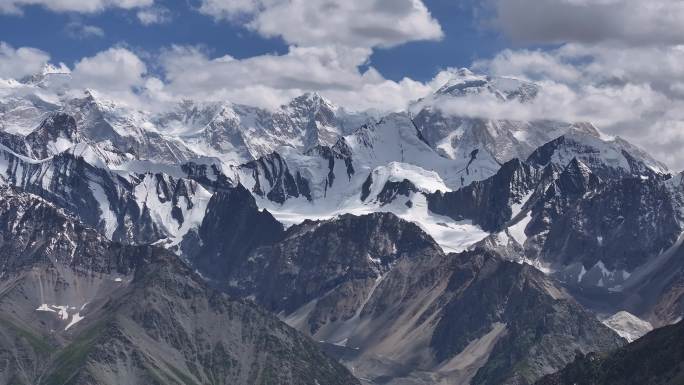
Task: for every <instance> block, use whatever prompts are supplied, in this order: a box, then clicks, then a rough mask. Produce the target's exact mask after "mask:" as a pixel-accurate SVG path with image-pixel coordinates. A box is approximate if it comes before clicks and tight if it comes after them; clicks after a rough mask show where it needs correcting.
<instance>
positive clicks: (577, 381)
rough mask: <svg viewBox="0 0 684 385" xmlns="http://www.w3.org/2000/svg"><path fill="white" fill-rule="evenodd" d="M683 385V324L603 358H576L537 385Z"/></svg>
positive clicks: (665, 329)
mask: <svg viewBox="0 0 684 385" xmlns="http://www.w3.org/2000/svg"><path fill="white" fill-rule="evenodd" d="M682 383H684V323H682V322H679V323H677V324H676V325H671V326H665V327H663V328H661V329H658V330H655V331H653V332H651V333H649V334H647V335H645V336H644V337H642V338H641V339H639V340H637V341H636V342H633V343H631V344H629V345H627V346H625V347H623V348H621V349H618V350H615V351H613V352H610V353H606V354H594V353H592V354H588V355H583V354H578V356H577V358H576V359H575V361H574V362H573V363H571V364H570V365H568V366H567V367H566V368H565V369H563V370H561V371H560V372H558V373H555V374H553V375H549V376H546V377H544V378H542V379H541V380H539V381H538V382H537V385H599V384H601V385H618V384H620V385H637V384H663V385H676V384H682Z"/></svg>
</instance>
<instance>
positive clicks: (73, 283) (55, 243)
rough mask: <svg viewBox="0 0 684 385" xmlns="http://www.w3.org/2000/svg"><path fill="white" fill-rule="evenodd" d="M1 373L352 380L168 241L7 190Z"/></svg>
mask: <svg viewBox="0 0 684 385" xmlns="http://www.w3.org/2000/svg"><path fill="white" fill-rule="evenodd" d="M0 217H1V218H2V229H1V231H2V237H1V239H2V240H1V242H0V249H1V250H2V253H1V254H2V261H1V262H2V271H1V272H0V277H1V278H0V308H1V309H2V312H1V313H2V316H1V317H0V345H1V346H2V348H1V349H0V352H1V353H0V355H1V356H2V358H3V359H2V362H3V364H2V365H3V367H2V370H0V383H2V384H64V383H70V384H122V383H126V384H202V383H213V384H235V383H245V384H246V383H249V384H280V383H292V384H314V383H321V384H322V383H325V384H355V383H358V382H357V380H356V379H354V378H353V377H352V376H351V375H350V374H349V372H347V371H346V370H345V369H344V368H343V367H342V366H341V365H339V364H338V363H336V362H334V361H333V360H331V359H330V358H328V357H327V356H326V355H325V354H323V353H321V352H320V351H319V350H318V348H317V346H316V345H315V344H314V343H313V342H312V341H310V340H308V339H307V338H305V337H304V336H302V335H300V334H299V333H297V332H296V331H294V330H293V329H291V328H289V327H288V326H286V325H285V324H283V323H282V322H280V321H279V320H277V318H275V317H274V316H272V315H270V314H268V313H266V312H265V311H263V310H261V309H259V308H257V307H256V306H254V305H252V304H250V303H247V302H241V301H236V300H234V299H230V298H228V297H227V296H226V295H224V294H221V293H219V292H216V291H214V290H212V289H210V288H209V287H208V286H207V285H206V284H205V283H204V281H203V280H202V279H201V278H200V277H199V276H198V275H196V274H195V273H193V272H192V271H191V270H190V269H189V268H188V267H186V266H185V265H184V264H183V263H182V262H180V260H179V259H178V258H177V257H176V256H174V255H172V254H169V253H168V252H166V251H164V250H163V249H158V248H154V247H150V246H124V245H120V244H116V243H112V242H111V241H108V240H107V239H105V238H104V237H102V236H101V235H99V234H97V233H96V232H95V231H93V230H91V229H89V228H87V227H84V226H82V225H81V224H79V223H78V221H76V220H74V219H73V218H71V217H69V216H67V215H66V214H65V213H63V212H62V211H61V210H59V209H57V208H56V207H54V206H53V205H51V204H49V203H47V202H45V201H44V200H42V199H40V198H38V197H35V196H33V195H30V194H26V193H19V192H15V191H13V190H11V189H3V191H2V198H1V199H0Z"/></svg>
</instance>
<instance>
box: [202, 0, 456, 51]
mask: <svg viewBox="0 0 684 385" xmlns="http://www.w3.org/2000/svg"><path fill="white" fill-rule="evenodd" d="M200 12H203V13H205V14H208V15H211V16H213V17H215V18H217V19H228V20H232V21H238V22H242V23H244V24H245V25H246V26H247V27H248V28H250V29H252V30H254V31H256V32H258V33H259V34H261V35H263V36H267V37H278V36H279V37H282V38H283V39H284V40H285V41H286V42H288V43H290V44H296V45H307V46H312V45H328V44H338V45H347V46H351V47H377V46H383V47H388V46H394V45H398V44H402V43H406V42H409V41H418V40H436V39H440V38H441V37H442V36H443V32H442V29H441V27H440V25H439V23H438V22H437V21H436V20H435V19H434V18H433V17H432V16H431V15H430V12H429V11H428V9H427V7H426V6H425V4H423V2H422V1H421V0H203V2H202V6H201V7H200Z"/></svg>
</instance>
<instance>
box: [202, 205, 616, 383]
mask: <svg viewBox="0 0 684 385" xmlns="http://www.w3.org/2000/svg"><path fill="white" fill-rule="evenodd" d="M235 199H236V200H235V202H238V201H239V200H238V199H237V198H235ZM227 207H230V206H227ZM252 207H253V208H252V210H251V215H249V216H248V218H253V219H249V220H246V221H245V223H251V221H252V220H257V219H258V220H264V221H265V220H266V219H265V216H267V215H268V214H267V213H264V212H260V211H259V210H258V209H257V208H256V206H254V205H253V206H252ZM243 212H244V211H243ZM245 215H246V214H240V215H239V216H240V217H244V216H245ZM260 218H263V219H260ZM269 221H271V222H272V223H273V220H272V219H269ZM261 226H262V227H263V228H267V227H265V226H266V225H265V224H262V225H261ZM216 228H217V229H222V230H217V231H218V232H220V234H226V235H229V234H240V233H244V231H243V230H241V229H232V228H230V227H228V226H225V227H224V226H221V227H216ZM235 230H237V232H235V233H234V232H233V231H235ZM263 234H273V235H274V236H280V239H279V240H278V241H276V242H275V243H273V240H272V239H264V240H263V242H262V243H261V246H258V247H254V248H253V251H252V252H248V253H244V252H242V250H235V249H233V250H234V251H233V252H229V251H228V250H226V252H223V253H220V255H221V257H216V258H214V259H213V260H212V263H210V264H209V265H207V262H206V260H205V259H204V258H205V256H206V255H207V254H206V252H199V253H198V254H197V258H198V261H199V263H198V266H199V267H200V269H201V270H200V271H201V272H202V274H204V275H207V276H209V277H210V278H211V279H212V282H214V283H215V284H218V285H219V286H221V287H223V288H225V290H227V291H228V292H230V293H233V294H234V295H237V296H242V297H246V298H252V299H253V300H254V301H256V302H257V303H259V304H261V305H263V306H264V307H265V308H266V309H268V310H270V311H272V312H274V313H276V314H279V316H280V317H281V319H283V320H285V321H286V322H287V323H288V324H290V325H292V326H293V327H296V328H297V329H299V330H301V331H303V332H305V333H306V334H309V335H310V336H312V338H313V339H315V340H317V341H322V342H323V343H325V344H326V345H327V346H328V347H329V349H330V351H332V352H333V353H334V354H337V355H338V356H339V357H341V359H342V361H343V362H344V363H345V364H346V365H347V366H348V367H349V368H350V369H351V370H352V372H353V373H354V374H355V375H356V376H358V377H359V378H362V379H366V380H367V381H370V382H371V383H387V384H428V383H450V384H467V383H469V381H471V380H472V381H474V383H482V384H502V383H510V384H514V383H523V384H524V383H532V382H533V381H534V380H536V379H537V378H539V377H540V376H541V375H543V374H547V373H551V372H553V371H554V370H557V369H559V368H561V367H563V366H564V365H565V363H567V362H569V361H570V360H572V358H573V357H574V352H575V350H580V351H584V352H591V351H606V350H611V349H613V348H615V347H617V346H620V345H621V344H622V343H623V340H622V339H621V338H619V337H618V336H617V334H614V333H613V332H612V331H611V330H610V329H608V328H607V327H605V326H604V325H603V324H601V323H600V322H599V321H598V320H596V319H595V318H594V317H593V316H592V315H590V314H589V313H586V312H585V311H584V310H583V309H582V308H581V307H580V306H579V305H578V304H577V303H576V302H574V300H572V298H571V297H570V296H569V295H568V294H567V293H565V292H564V290H563V289H561V288H560V287H558V286H557V285H556V284H555V283H554V282H552V281H551V280H549V279H548V278H546V277H545V276H544V274H543V273H541V272H539V271H536V270H535V269H534V268H532V267H530V266H526V265H520V264H517V263H514V262H508V261H505V260H504V259H503V258H501V257H500V256H498V255H496V254H492V253H490V252H488V251H485V250H475V251H472V252H466V253H463V254H449V255H447V254H444V253H443V252H442V250H441V248H440V247H439V246H438V245H437V244H436V243H435V242H434V241H433V240H432V239H431V238H430V237H429V236H428V235H427V234H426V233H425V232H423V231H422V230H421V229H420V228H419V227H418V226H416V225H414V224H412V223H409V222H406V221H403V220H401V219H399V218H397V217H396V216H395V215H393V214H390V213H376V214H370V215H366V216H361V217H357V216H352V215H345V216H341V217H339V218H337V219H334V220H329V221H306V222H304V223H302V224H300V225H295V226H292V227H290V228H289V229H288V230H287V231H285V233H284V234H282V235H279V234H278V232H277V231H273V232H264V233H263ZM218 238H219V239H222V237H221V236H219V237H218ZM205 239H206V238H205ZM202 243H203V244H204V245H205V247H206V248H208V249H213V246H212V245H208V244H207V243H206V241H204V242H202Z"/></svg>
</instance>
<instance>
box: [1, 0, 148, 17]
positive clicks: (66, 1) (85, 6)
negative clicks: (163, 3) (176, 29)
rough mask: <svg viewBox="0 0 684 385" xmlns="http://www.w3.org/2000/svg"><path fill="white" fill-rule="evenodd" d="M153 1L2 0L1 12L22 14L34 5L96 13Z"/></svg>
mask: <svg viewBox="0 0 684 385" xmlns="http://www.w3.org/2000/svg"><path fill="white" fill-rule="evenodd" d="M153 3H154V0H0V12H1V13H15V14H21V13H22V9H23V8H24V7H26V6H30V5H33V6H41V7H44V8H47V9H49V10H51V11H55V12H79V13H96V12H101V11H104V10H105V9H107V8H122V9H133V8H138V7H145V6H150V5H152V4H153Z"/></svg>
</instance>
